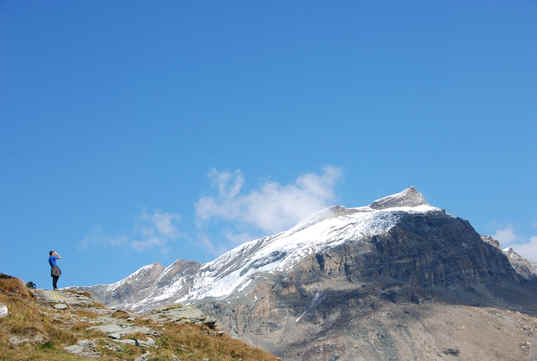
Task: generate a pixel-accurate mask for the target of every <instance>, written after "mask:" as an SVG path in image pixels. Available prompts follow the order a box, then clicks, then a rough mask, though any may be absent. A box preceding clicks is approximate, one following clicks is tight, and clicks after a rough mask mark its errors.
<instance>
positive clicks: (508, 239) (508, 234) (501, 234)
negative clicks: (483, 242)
mask: <svg viewBox="0 0 537 361" xmlns="http://www.w3.org/2000/svg"><path fill="white" fill-rule="evenodd" d="M492 238H495V239H497V240H498V241H500V243H501V244H502V245H508V244H509V243H512V242H513V241H514V240H516V239H517V238H518V236H517V235H516V234H515V231H514V229H513V227H512V226H507V227H505V228H503V229H498V230H497V231H496V233H494V234H493V235H492Z"/></svg>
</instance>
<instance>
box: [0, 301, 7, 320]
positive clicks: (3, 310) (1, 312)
mask: <svg viewBox="0 0 537 361" xmlns="http://www.w3.org/2000/svg"><path fill="white" fill-rule="evenodd" d="M7 315H9V311H8V309H7V306H6V305H3V304H1V303H0V318H2V317H6V316H7Z"/></svg>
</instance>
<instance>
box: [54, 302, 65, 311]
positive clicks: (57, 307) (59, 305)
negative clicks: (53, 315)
mask: <svg viewBox="0 0 537 361" xmlns="http://www.w3.org/2000/svg"><path fill="white" fill-rule="evenodd" d="M53 307H54V308H55V309H57V310H65V309H67V305H66V304H65V303H56V304H55V305H54V306H53Z"/></svg>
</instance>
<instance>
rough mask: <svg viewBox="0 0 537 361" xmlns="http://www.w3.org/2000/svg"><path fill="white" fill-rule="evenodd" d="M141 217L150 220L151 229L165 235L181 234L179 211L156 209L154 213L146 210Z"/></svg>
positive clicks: (172, 236)
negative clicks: (169, 211)
mask: <svg viewBox="0 0 537 361" xmlns="http://www.w3.org/2000/svg"><path fill="white" fill-rule="evenodd" d="M141 218H142V219H143V220H145V221H148V222H149V226H150V228H149V230H152V231H154V232H155V233H157V234H159V235H161V236H163V237H166V238H174V237H177V236H178V235H179V230H178V228H177V223H178V222H179V220H180V216H179V214H177V213H168V212H162V211H159V210H156V211H154V212H153V213H152V214H151V213H147V212H144V213H143V214H142V216H141ZM145 232H148V229H146V230H145Z"/></svg>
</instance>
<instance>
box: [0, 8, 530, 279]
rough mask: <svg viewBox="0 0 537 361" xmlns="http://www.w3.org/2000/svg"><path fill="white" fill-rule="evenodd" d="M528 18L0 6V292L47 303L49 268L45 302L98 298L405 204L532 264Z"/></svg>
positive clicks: (477, 12)
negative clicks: (144, 274) (364, 211)
mask: <svg viewBox="0 0 537 361" xmlns="http://www.w3.org/2000/svg"><path fill="white" fill-rule="evenodd" d="M536 19H537V3H536V2H535V1H529V0H526V1H524V0H522V1H510V2H506V1H499V0H498V1H479V0H478V1H471V2H468V1H464V2H463V1H450V2H435V1H405V2H401V1H385V2H379V1H335V2H326V1H296V2H289V1H285V2H284V1H272V2H252V1H227V2H222V1H212V2H207V1H205V2H202V1H192V2H190V1H159V2H147V1H117V2H112V3H111V2H109V1H107V2H104V1H76V2H74V1H55V2H50V1H15V0H4V1H0V44H1V46H0V84H1V85H0V166H1V175H0V200H1V203H2V206H1V207H0V250H1V253H2V261H1V263H0V272H6V273H10V274H13V275H16V276H19V277H21V278H23V279H25V280H26V281H29V280H33V281H35V282H37V283H38V286H41V287H50V286H49V283H50V277H49V270H48V265H47V253H48V251H49V250H50V249H55V250H57V251H58V252H59V253H60V254H61V255H63V256H64V259H63V260H62V261H61V265H62V267H63V270H64V275H63V276H62V278H61V280H60V284H61V285H68V284H80V285H87V284H95V283H103V282H112V281H116V280H118V279H120V278H122V277H124V276H126V275H128V274H129V273H131V272H133V271H134V270H136V269H137V268H138V267H140V266H143V265H145V264H148V263H152V262H161V263H163V264H164V265H167V264H169V263H171V262H172V261H173V260H175V259H177V258H185V259H194V260H198V261H208V260H210V259H212V258H213V257H214V256H215V255H217V254H218V253H219V252H222V251H223V250H225V249H229V248H230V247H233V246H234V245H236V244H237V243H238V242H241V241H244V240H246V239H247V238H249V237H255V236H260V235H264V234H267V233H271V232H275V231H278V230H281V229H282V228H285V227H287V226H288V225H289V224H291V223H292V222H295V221H296V220H298V219H300V218H302V217H303V216H304V215H306V214H309V213H311V212H313V211H315V210H316V209H317V208H319V207H324V206H326V205H330V204H342V205H345V206H348V207H353V206H360V205H365V204H368V203H369V202H371V201H372V200H374V199H376V198H378V197H381V196H383V195H386V194H390V193H395V192H398V191H400V190H402V189H403V188H405V187H407V186H409V185H414V186H416V187H417V188H418V189H419V190H420V191H422V192H423V193H424V194H425V196H426V198H427V199H428V200H429V201H430V203H431V204H433V205H436V206H439V207H442V208H445V209H446V210H447V211H448V212H450V213H452V214H455V215H457V216H460V217H463V218H466V219H469V220H470V221H471V223H472V224H473V225H474V226H475V227H476V229H477V230H478V231H479V232H481V233H489V234H497V235H498V236H499V237H500V238H503V240H504V242H505V243H506V244H508V243H512V244H515V245H516V244H523V245H521V246H520V247H522V248H520V249H521V250H523V251H524V252H525V254H527V255H528V256H531V255H535V256H537V202H536V200H537V191H536V184H537V161H536V158H537V146H536V143H537V141H536V138H537V46H536V45H537V43H536V41H535V39H536V34H537V21H536ZM532 237H535V238H534V239H533V242H532V241H531V240H532ZM524 247H525V248H524Z"/></svg>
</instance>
